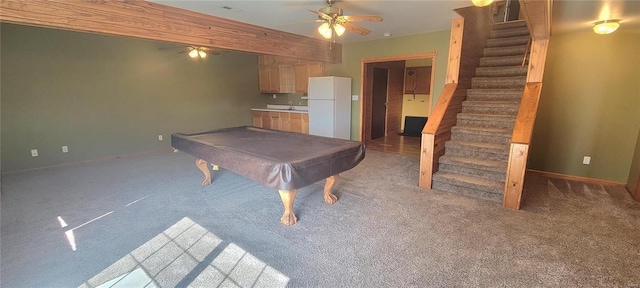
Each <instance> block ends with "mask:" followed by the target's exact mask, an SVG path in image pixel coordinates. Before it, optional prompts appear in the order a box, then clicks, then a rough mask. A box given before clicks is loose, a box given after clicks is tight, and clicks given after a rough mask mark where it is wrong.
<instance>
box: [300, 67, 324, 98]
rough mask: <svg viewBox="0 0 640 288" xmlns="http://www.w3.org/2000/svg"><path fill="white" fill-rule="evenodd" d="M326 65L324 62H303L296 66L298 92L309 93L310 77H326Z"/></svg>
mask: <svg viewBox="0 0 640 288" xmlns="http://www.w3.org/2000/svg"><path fill="white" fill-rule="evenodd" d="M324 67H325V65H323V63H322V62H301V63H298V64H296V92H297V93H307V91H308V90H309V77H318V76H325V75H326V73H325V70H324Z"/></svg>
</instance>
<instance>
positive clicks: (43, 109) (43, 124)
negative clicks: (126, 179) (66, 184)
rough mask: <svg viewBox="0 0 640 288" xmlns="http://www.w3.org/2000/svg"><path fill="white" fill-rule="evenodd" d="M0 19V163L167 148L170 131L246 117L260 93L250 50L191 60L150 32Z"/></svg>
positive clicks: (22, 165)
mask: <svg viewBox="0 0 640 288" xmlns="http://www.w3.org/2000/svg"><path fill="white" fill-rule="evenodd" d="M0 28H1V32H2V33H1V39H0V40H1V42H0V43H1V45H2V46H1V55H0V56H1V58H0V60H1V65H0V67H1V70H0V74H1V76H0V77H1V78H0V81H1V83H2V86H1V90H0V93H1V95H2V98H1V106H0V107H1V109H2V110H1V112H2V116H1V118H2V119H1V120H2V122H1V123H2V130H1V131H2V138H1V140H2V146H1V147H2V151H1V153H2V171H3V172H5V173H6V172H11V171H17V170H24V169H31V168H36V167H46V166H50V165H58V164H63V163H70V162H78V161H84V160H92V159H99V158H104V157H111V156H118V155H125V154H131V153H139V152H144V151H152V150H157V149H161V148H167V149H168V148H170V135H171V133H175V132H189V131H199V130H206V129H216V128H221V127H229V126H236V125H247V124H250V123H251V114H250V108H251V107H254V106H261V105H265V101H266V100H267V99H266V97H264V95H260V94H259V93H258V67H257V63H258V59H257V56H256V55H251V54H244V53H235V52H225V53H222V54H220V55H217V56H209V57H207V58H206V59H204V60H203V61H199V62H196V61H193V60H192V59H190V58H189V57H187V56H186V55H185V54H178V53H177V51H175V50H160V49H158V46H157V43H155V42H150V41H144V40H138V39H130V38H123V37H111V36H103V35H96V34H85V33H77V32H69V31H62V30H52V29H44V28H34V27H27V26H18V25H12V24H2V26H1V27H0ZM159 134H162V135H163V136H164V141H161V142H160V141H158V135H159ZM63 145H67V146H68V147H69V153H65V154H63V153H62V150H61V146H63ZM31 149H38V152H39V154H40V156H38V157H31V153H30V150H31Z"/></svg>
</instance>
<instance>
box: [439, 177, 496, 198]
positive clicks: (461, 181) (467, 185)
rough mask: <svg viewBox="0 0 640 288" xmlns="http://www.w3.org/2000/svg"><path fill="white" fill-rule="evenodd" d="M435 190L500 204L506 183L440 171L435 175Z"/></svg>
mask: <svg viewBox="0 0 640 288" xmlns="http://www.w3.org/2000/svg"><path fill="white" fill-rule="evenodd" d="M433 189H437V190H443V191H448V192H453V193H459V194H462V195H466V196H471V197H476V198H481V199H485V200H490V201H494V202H499V203H500V202H502V197H503V196H502V195H503V191H504V182H499V181H491V180H486V179H481V178H476V177H471V176H466V175H458V174H452V173H447V172H444V171H438V172H436V173H435V174H434V175H433Z"/></svg>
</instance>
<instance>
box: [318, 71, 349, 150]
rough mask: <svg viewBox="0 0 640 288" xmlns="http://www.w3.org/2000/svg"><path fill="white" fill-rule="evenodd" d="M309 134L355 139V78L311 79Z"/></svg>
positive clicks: (331, 77)
mask: <svg viewBox="0 0 640 288" xmlns="http://www.w3.org/2000/svg"><path fill="white" fill-rule="evenodd" d="M307 96H308V99H309V134H311V135H318V136H326V137H333V138H340V139H346V140H350V139H351V78H348V77H335V76H325V77H309V91H308V94H307Z"/></svg>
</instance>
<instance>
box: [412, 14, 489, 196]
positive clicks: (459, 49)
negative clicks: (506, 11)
mask: <svg viewBox="0 0 640 288" xmlns="http://www.w3.org/2000/svg"><path fill="white" fill-rule="evenodd" d="M454 11H455V12H456V13H458V14H459V15H460V16H462V18H455V19H453V21H452V25H451V37H450V42H449V62H448V65H447V75H446V79H445V86H444V88H443V90H442V92H441V93H440V98H438V101H437V102H436V105H435V107H434V110H433V111H432V112H431V114H430V115H429V120H428V121H427V123H426V124H425V126H424V127H423V130H422V140H421V141H422V142H421V153H420V179H419V187H420V188H425V189H431V187H432V186H431V185H432V177H433V173H435V172H436V171H438V160H439V158H440V156H442V155H444V146H445V145H444V144H445V142H446V141H447V140H449V139H451V127H453V126H455V124H456V116H457V114H458V113H460V112H461V111H462V101H464V100H466V95H467V94H466V90H467V89H469V88H471V78H473V76H474V75H475V69H476V67H477V66H478V64H479V62H480V58H481V57H482V50H483V48H484V47H485V46H486V43H487V39H488V38H489V35H490V32H491V26H492V25H493V19H492V13H491V12H492V11H491V7H489V6H486V7H474V6H470V7H465V8H460V9H455V10H454ZM463 36H464V39H463ZM463 40H464V41H463Z"/></svg>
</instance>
